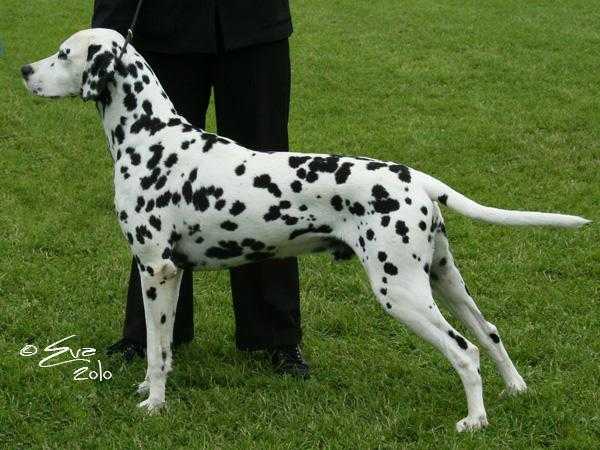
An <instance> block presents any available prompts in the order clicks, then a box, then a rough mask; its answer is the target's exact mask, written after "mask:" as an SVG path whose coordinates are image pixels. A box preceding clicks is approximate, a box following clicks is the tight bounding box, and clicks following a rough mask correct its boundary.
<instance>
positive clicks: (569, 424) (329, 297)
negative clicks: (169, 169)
mask: <svg viewBox="0 0 600 450" xmlns="http://www.w3.org/2000/svg"><path fill="white" fill-rule="evenodd" d="M88 3H91V2H80V1H75V0H68V1H62V2H56V1H53V0H37V1H35V2H25V1H21V0H3V1H2V7H0V34H1V36H0V40H1V41H2V42H3V43H4V45H5V52H4V57H2V58H0V89H1V98H2V101H1V102H0V311H1V314H0V355H1V357H0V373H1V374H2V375H1V376H0V446H4V447H6V448H24V447H30V446H31V447H37V448H39V447H56V448H116V447H127V448H133V447H146V448H167V447H186V446H190V447H195V448H199V447H206V448H260V449H262V448H294V449H296V448H315V447H322V448H414V449H422V448H435V449H438V448H477V449H481V448H486V449H489V448H503V449H505V448H511V449H516V448H522V449H530V448H542V447H554V448H572V449H584V448H594V447H596V448H597V447H598V442H599V441H600V413H599V409H598V404H599V402H600V393H599V390H598V380H599V379H600V369H599V367H600V357H599V355H600V331H599V330H600V308H599V306H598V299H599V298H600V295H599V294H600V283H599V280H600V268H599V262H600V252H599V247H598V242H600V232H599V229H598V226H597V225H592V226H590V227H587V228H585V229H584V230H581V231H572V230H550V229H514V228H513V229H509V228H502V227H497V226H490V225H485V224H481V223H474V222H472V221H470V220H467V219H465V218H463V217H461V216H458V215H456V214H453V213H451V212H449V211H446V212H445V216H446V222H447V224H448V229H449V234H450V239H451V241H452V244H453V250H454V253H455V256H456V259H457V261H458V263H459V264H460V266H461V270H462V272H463V275H464V277H465V279H466V280H467V282H468V283H469V285H470V286H471V290H472V291H473V293H474V294H475V297H476V299H477V301H478V304H479V305H480V307H481V309H482V310H483V311H484V313H486V315H487V317H488V319H489V320H490V321H492V322H494V323H495V324H496V325H497V326H498V328H499V329H500V331H501V333H502V336H503V338H504V341H505V343H506V345H507V348H508V351H509V353H510V354H511V356H512V358H513V360H514V361H515V364H516V365H517V367H518V368H519V370H520V371H521V373H522V375H523V376H524V377H525V379H526V381H527V382H528V384H529V386H530V389H531V390H530V392H529V393H528V394H527V395H524V396H521V397H517V398H508V399H504V398H499V393H500V391H501V390H502V384H501V380H500V378H499V376H498V375H497V373H496V372H495V370H494V368H493V367H492V364H491V362H490V360H489V359H488V358H487V357H485V356H484V357H483V358H482V374H483V377H484V394H485V398H486V405H487V410H488V415H489V419H490V427H489V428H488V429H486V430H485V431H483V432H479V433H474V434H465V435H459V434H457V433H456V432H455V431H454V422H455V421H456V420H458V419H460V418H461V417H463V416H464V414H465V413H466V406H465V398H464V394H463V391H462V387H461V386H460V384H459V380H458V377H457V376H456V374H455V373H454V371H453V370H452V369H451V367H450V365H449V364H448V362H447V361H446V360H445V359H444V358H443V357H442V356H441V355H439V354H438V353H437V352H434V351H433V350H432V349H431V348H430V347H428V346H427V345H426V344H424V343H423V342H422V341H421V340H419V339H418V338H416V337H415V336H414V335H412V334H409V333H408V332H407V331H406V329H405V328H404V327H402V326H400V325H398V324H397V323H395V322H394V321H393V320H392V319H390V318H389V317H387V316H386V315H385V313H384V312H383V311H381V310H380V308H379V306H378V305H377V304H376V302H375V301H373V298H372V295H371V293H370V292H369V288H368V285H367V282H366V278H365V276H364V274H363V273H362V271H361V269H360V267H359V265H358V264H357V263H356V262H352V263H348V264H341V265H338V264H333V263H332V262H331V261H330V258H328V257H327V256H311V257H304V258H303V259H302V261H301V265H302V311H303V328H304V333H305V339H304V348H305V353H306V355H307V357H308V359H309V360H310V362H311V364H312V372H313V376H312V379H311V380H309V381H307V382H299V381H295V380H292V379H289V378H281V377H278V376H274V375H272V374H271V371H270V366H269V364H268V362H267V361H266V359H264V358H263V357H260V356H252V355H248V354H244V353H240V352H237V351H236V350H235V348H234V344H233V331H232V330H233V320H232V309H231V306H230V297H229V287H228V277H227V274H226V273H225V272H218V273H215V272H213V273H201V274H197V275H196V277H195V283H196V285H195V288H196V311H195V312H196V314H197V318H196V323H197V326H196V333H197V337H196V340H195V341H194V343H193V344H191V345H189V346H187V347H186V348H184V349H182V350H181V351H179V352H178V353H177V354H176V363H175V370H174V372H173V373H172V375H171V377H170V378H169V383H168V391H167V395H168V400H169V405H168V409H167V411H165V412H164V413H163V414H162V415H159V416H156V417H145V416H144V415H143V414H142V413H141V412H139V411H137V410H136V409H135V404H136V402H137V401H138V399H137V398H136V396H135V395H134V393H133V390H134V384H135V383H136V382H137V381H140V380H141V379H142V378H143V374H144V363H143V362H142V361H138V362H136V363H134V364H132V365H129V366H127V365H123V364H122V363H121V362H120V360H118V359H110V358H107V357H106V356H104V355H103V354H102V355H101V356H100V359H101V360H102V363H103V365H104V366H105V367H106V368H108V369H109V370H110V371H112V373H113V379H112V380H110V381H104V382H101V383H98V382H91V381H88V382H75V381H72V370H73V367H70V366H59V367H57V368H49V369H42V368H39V367H37V365H36V362H37V361H39V357H34V358H33V359H28V358H24V357H20V356H19V355H18V351H19V349H20V348H21V347H22V346H23V345H24V344H25V343H26V342H34V343H35V344H36V345H38V346H40V347H43V346H45V345H47V344H48V343H50V342H53V341H55V340H58V339H60V338H62V337H66V336H68V335H71V334H77V335H78V337H77V338H76V340H75V343H76V344H77V345H75V347H77V346H93V347H96V348H98V349H99V350H103V349H104V348H105V347H106V346H107V345H108V344H110V343H111V342H113V341H114V340H115V339H116V338H117V337H118V336H119V333H120V330H121V320H122V315H123V307H124V294H125V289H126V282H127V274H128V268H129V258H130V256H129V254H128V250H127V247H126V245H125V242H124V240H123V239H122V237H121V234H120V232H119V230H118V225H117V222H116V220H115V218H114V214H113V207H112V181H111V180H112V172H111V169H112V167H111V161H110V158H109V157H108V155H107V152H106V148H105V140H104V136H103V134H102V131H101V127H100V123H99V120H98V118H97V116H96V112H95V109H94V108H93V105H91V104H85V103H83V102H81V101H79V100H65V101H47V100H44V99H38V98H33V97H31V96H29V95H28V94H27V93H26V92H25V89H24V88H23V86H22V84H21V81H20V79H19V76H18V75H19V72H18V69H19V67H20V65H21V64H23V63H25V62H30V61H34V60H37V59H40V58H42V57H45V56H47V55H48V54H50V53H51V52H54V51H56V48H57V46H58V44H59V42H61V41H62V40H63V39H65V38H66V37H67V36H68V35H70V34H71V33H72V32H74V31H76V30H78V29H81V28H85V27H87V25H88V23H89V17H90V8H91V7H90V6H89V5H88ZM597 6H598V5H597V2H595V1H593V0H580V1H565V2H553V1H543V0H540V1H535V2H523V1H516V0H507V1H503V2H497V1H490V0H480V1H461V2H459V1H447V2H441V1H440V2H438V1H433V0H421V1H415V0H411V1H404V2H397V1H394V0H380V1H377V2H373V1H371V2H359V1H352V0H330V1H327V2H315V1H309V0H295V1H294V2H293V13H294V19H295V22H294V23H295V34H294V36H293V39H292V52H293V110H292V117H291V123H290V134H291V143H292V147H293V148H294V149H296V150H303V151H314V152H329V151H331V152H335V153H346V154H352V155H366V156H370V157H375V158H382V159H393V160H397V161H400V162H404V163H406V164H408V165H410V166H413V167H416V168H419V169H421V170H424V171H426V172H429V173H431V174H433V175H435V176H437V177H439V178H441V179H443V180H444V181H446V182H447V183H449V184H451V185H452V186H453V187H455V188H456V189H458V190H460V191H462V192H464V193H466V194H468V195H469V196H471V197H473V198H475V199H477V200H479V201H481V202H484V203H488V204H493V205H497V206H501V207H507V208H523V209H539V210H544V211H562V212H566V213H574V214H580V215H584V216H587V217H588V218H590V219H592V220H595V222H598V220H600V216H599V214H598V206H599V198H600V170H599V169H600V148H599V147H600V126H599V124H600V102H599V99H600V83H599V78H598V74H599V71H598V67H599V62H598V61H599V50H598V49H599V48H600V31H599V30H600V10H599V9H598V7H597ZM213 123H214V122H213V121H211V126H210V127H209V128H211V129H214V125H212V124H213ZM448 317H449V318H450V316H449V315H448ZM452 322H453V324H456V321H454V320H452ZM459 329H460V328H459Z"/></svg>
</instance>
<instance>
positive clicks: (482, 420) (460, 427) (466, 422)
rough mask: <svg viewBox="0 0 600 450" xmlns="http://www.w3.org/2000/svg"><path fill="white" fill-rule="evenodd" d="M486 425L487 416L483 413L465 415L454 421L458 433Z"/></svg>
mask: <svg viewBox="0 0 600 450" xmlns="http://www.w3.org/2000/svg"><path fill="white" fill-rule="evenodd" d="M487 426H488V421H487V417H486V415H485V414H482V415H480V416H475V417H469V416H467V417H465V418H464V419H462V420H459V421H458V422H456V430H457V431H458V432H459V433H462V432H463V431H475V430H479V429H481V428H485V427H487Z"/></svg>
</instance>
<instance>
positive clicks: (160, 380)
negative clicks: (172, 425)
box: [138, 260, 183, 412]
mask: <svg viewBox="0 0 600 450" xmlns="http://www.w3.org/2000/svg"><path fill="white" fill-rule="evenodd" d="M182 274H183V271H182V270H180V269H178V268H177V267H175V265H173V263H172V262H171V261H168V260H161V261H160V262H159V263H157V264H154V265H153V264H152V263H150V264H148V265H145V264H144V270H143V271H142V270H140V275H141V276H140V278H141V282H142V293H143V296H144V312H145V318H146V348H147V350H146V354H147V357H148V367H147V370H146V378H145V380H144V381H143V382H142V383H140V385H139V387H138V392H140V393H144V392H148V398H147V399H146V400H144V401H143V402H141V403H139V404H138V406H139V407H141V408H146V409H147V410H148V412H154V411H155V410H157V409H159V408H160V407H161V406H163V404H164V401H165V386H166V381H167V373H168V372H169V371H170V370H171V365H172V354H171V344H172V340H173V325H174V322H175V311H176V308H177V299H178V293H179V286H180V283H181V276H182Z"/></svg>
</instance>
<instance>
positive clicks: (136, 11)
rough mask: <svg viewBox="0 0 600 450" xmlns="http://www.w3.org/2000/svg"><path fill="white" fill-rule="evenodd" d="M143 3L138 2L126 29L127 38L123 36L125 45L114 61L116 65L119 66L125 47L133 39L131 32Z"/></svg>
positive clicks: (141, 0) (140, 0) (141, 1)
mask: <svg viewBox="0 0 600 450" xmlns="http://www.w3.org/2000/svg"><path fill="white" fill-rule="evenodd" d="M143 2H144V0H138V3H137V6H136V7H135V12H134V13H133V19H132V20H131V25H130V26H129V28H128V29H127V36H125V44H123V47H122V48H121V53H119V56H118V57H117V61H116V63H117V64H119V63H120V62H121V58H123V53H125V50H126V49H127V46H128V45H129V43H130V42H131V40H132V39H133V30H134V28H135V24H136V22H137V19H138V15H139V13H140V9H141V7H142V3H143Z"/></svg>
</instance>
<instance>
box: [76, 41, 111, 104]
mask: <svg viewBox="0 0 600 450" xmlns="http://www.w3.org/2000/svg"><path fill="white" fill-rule="evenodd" d="M115 59H116V56H115V52H113V51H111V50H109V49H106V48H103V46H102V45H97V44H91V45H90V46H89V47H88V52H87V60H86V62H85V67H84V69H83V74H82V75H81V98H82V99H83V100H98V99H99V98H100V96H101V95H102V93H103V91H104V90H105V89H106V87H107V84H108V83H110V82H112V81H114V78H115Z"/></svg>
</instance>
